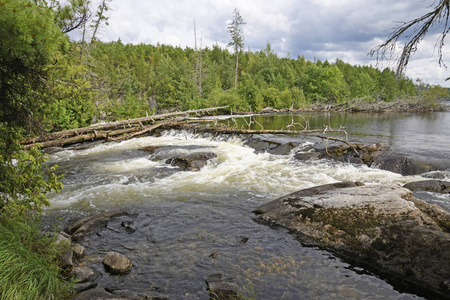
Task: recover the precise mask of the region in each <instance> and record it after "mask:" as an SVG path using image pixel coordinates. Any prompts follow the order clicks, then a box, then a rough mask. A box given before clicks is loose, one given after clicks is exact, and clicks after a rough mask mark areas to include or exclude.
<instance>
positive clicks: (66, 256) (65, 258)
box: [61, 250, 73, 269]
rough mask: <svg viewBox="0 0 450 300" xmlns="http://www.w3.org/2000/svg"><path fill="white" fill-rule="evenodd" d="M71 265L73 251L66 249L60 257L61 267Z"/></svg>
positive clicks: (64, 267)
mask: <svg viewBox="0 0 450 300" xmlns="http://www.w3.org/2000/svg"><path fill="white" fill-rule="evenodd" d="M72 266H73V252H72V250H66V251H64V253H63V254H62V257H61V268H63V269H67V268H70V267H72Z"/></svg>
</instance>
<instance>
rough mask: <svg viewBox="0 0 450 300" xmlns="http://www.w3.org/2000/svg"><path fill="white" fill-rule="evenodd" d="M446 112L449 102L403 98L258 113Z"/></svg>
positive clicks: (449, 105)
mask: <svg viewBox="0 0 450 300" xmlns="http://www.w3.org/2000/svg"><path fill="white" fill-rule="evenodd" d="M305 111H306V112H322V111H339V112H425V111H431V112H444V111H450V103H449V101H436V100H431V101H430V100H426V99H423V98H418V97H414V98H408V99H406V98H402V99H396V100H395V101H390V102H387V101H382V100H368V99H364V98H363V99H353V100H350V101H347V102H343V103H336V104H325V103H313V104H310V105H305V106H303V107H301V108H299V109H274V108H271V107H266V108H264V109H262V110H260V111H258V112H256V113H258V114H267V113H279V112H305ZM253 113H255V112H235V114H253Z"/></svg>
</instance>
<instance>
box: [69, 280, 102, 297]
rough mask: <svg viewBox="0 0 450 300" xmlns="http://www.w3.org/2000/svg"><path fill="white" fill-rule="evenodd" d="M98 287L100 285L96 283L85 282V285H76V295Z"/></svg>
mask: <svg viewBox="0 0 450 300" xmlns="http://www.w3.org/2000/svg"><path fill="white" fill-rule="evenodd" d="M97 286H98V283H96V282H83V283H77V284H75V286H74V288H73V290H74V292H75V294H79V293H81V292H84V291H87V290H90V289H93V288H96V287H97Z"/></svg>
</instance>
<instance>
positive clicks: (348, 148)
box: [294, 143, 440, 175]
mask: <svg viewBox="0 0 450 300" xmlns="http://www.w3.org/2000/svg"><path fill="white" fill-rule="evenodd" d="M294 158H296V159H299V160H308V159H332V160H335V161H340V162H344V163H353V164H366V165H368V166H369V167H374V168H379V169H382V170H386V171H390V172H394V173H399V174H402V175H417V174H422V173H426V172H431V171H435V170H438V169H439V168H440V167H439V165H437V164H436V163H433V162H428V161H422V160H419V159H415V158H410V157H407V156H406V155H403V154H400V153H396V152H393V151H391V150H390V149H389V148H388V147H386V146H384V145H382V144H372V145H364V144H358V143H345V144H341V145H339V146H329V147H325V148H312V149H309V151H307V152H301V153H297V154H296V155H295V156H294Z"/></svg>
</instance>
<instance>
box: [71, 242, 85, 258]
mask: <svg viewBox="0 0 450 300" xmlns="http://www.w3.org/2000/svg"><path fill="white" fill-rule="evenodd" d="M84 251H85V249H84V247H83V246H81V245H80V244H77V243H73V244H72V252H73V256H74V257H75V258H76V259H80V258H83V257H84Z"/></svg>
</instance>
